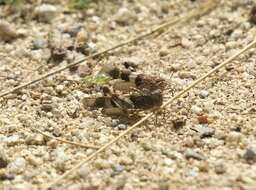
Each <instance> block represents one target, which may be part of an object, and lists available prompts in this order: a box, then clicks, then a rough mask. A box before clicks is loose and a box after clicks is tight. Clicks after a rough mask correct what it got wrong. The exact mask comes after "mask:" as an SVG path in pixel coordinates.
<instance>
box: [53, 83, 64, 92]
mask: <svg viewBox="0 0 256 190" xmlns="http://www.w3.org/2000/svg"><path fill="white" fill-rule="evenodd" d="M64 89H65V86H64V85H62V84H60V85H58V86H56V89H55V90H56V92H57V93H58V94H62V93H63V92H64Z"/></svg>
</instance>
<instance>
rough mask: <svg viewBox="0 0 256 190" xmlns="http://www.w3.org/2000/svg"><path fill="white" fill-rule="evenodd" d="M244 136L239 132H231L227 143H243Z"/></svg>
mask: <svg viewBox="0 0 256 190" xmlns="http://www.w3.org/2000/svg"><path fill="white" fill-rule="evenodd" d="M241 139H242V135H241V133H239V132H236V131H231V132H230V133H229V134H228V136H227V141H228V142H230V143H239V142H241Z"/></svg>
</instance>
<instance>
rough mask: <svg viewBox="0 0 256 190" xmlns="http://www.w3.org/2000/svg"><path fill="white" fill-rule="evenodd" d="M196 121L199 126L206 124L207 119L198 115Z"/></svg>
mask: <svg viewBox="0 0 256 190" xmlns="http://www.w3.org/2000/svg"><path fill="white" fill-rule="evenodd" d="M197 120H198V123H199V124H208V117H207V116H206V115H202V114H200V115H198V116H197Z"/></svg>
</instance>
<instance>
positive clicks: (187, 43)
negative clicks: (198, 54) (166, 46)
mask: <svg viewBox="0 0 256 190" xmlns="http://www.w3.org/2000/svg"><path fill="white" fill-rule="evenodd" d="M181 45H182V47H184V48H189V47H191V46H192V45H193V43H192V42H191V41H190V40H188V39H187V38H182V39H181Z"/></svg>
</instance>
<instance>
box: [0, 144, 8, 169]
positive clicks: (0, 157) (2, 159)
mask: <svg viewBox="0 0 256 190" xmlns="http://www.w3.org/2000/svg"><path fill="white" fill-rule="evenodd" d="M8 163H9V162H8V159H7V155H6V153H5V151H4V149H3V147H0V168H5V167H6V166H7V165H8Z"/></svg>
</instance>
